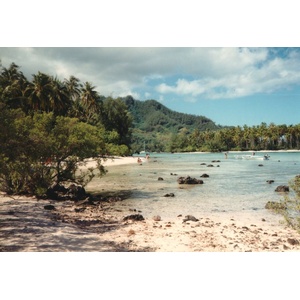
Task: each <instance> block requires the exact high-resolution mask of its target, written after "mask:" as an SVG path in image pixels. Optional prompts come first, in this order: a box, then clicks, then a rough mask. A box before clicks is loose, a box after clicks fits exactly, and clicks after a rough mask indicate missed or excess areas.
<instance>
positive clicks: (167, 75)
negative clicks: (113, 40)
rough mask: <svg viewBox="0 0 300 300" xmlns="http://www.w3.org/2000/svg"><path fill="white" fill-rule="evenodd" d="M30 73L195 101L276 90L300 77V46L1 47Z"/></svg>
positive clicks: (5, 61)
mask: <svg viewBox="0 0 300 300" xmlns="http://www.w3.org/2000/svg"><path fill="white" fill-rule="evenodd" d="M0 58H1V62H2V65H3V66H5V67H8V66H9V64H10V63H11V62H15V63H16V64H17V65H19V66H20V67H21V71H22V72H23V73H24V74H25V75H26V76H27V77H28V79H31V75H32V74H36V73H37V72H38V71H41V72H44V73H47V74H50V75H56V76H58V77H59V78H61V79H64V78H68V77H69V76H70V75H74V76H76V77H77V78H79V79H80V80H81V81H89V82H91V83H92V84H93V85H95V86H96V87H97V90H98V91H99V93H100V94H102V95H105V96H107V95H112V96H114V97H117V96H126V95H129V94H131V95H133V97H135V98H137V99H141V100H143V99H146V98H147V99H149V98H155V99H157V100H159V99H164V98H166V97H174V96H175V97H182V99H185V100H188V99H192V100H193V101H198V100H201V99H202V98H205V99H229V98H241V97H245V96H249V95H254V94H258V93H266V94H269V93H274V92H276V91H279V90H282V89H284V90H286V89H289V88H291V87H293V86H295V85H299V83H300V51H299V49H298V48H285V49H281V48H205V47H204V48H202V47H201V48H184V47H182V48H126V47H124V48H105V47H104V48H61V47H57V48H0Z"/></svg>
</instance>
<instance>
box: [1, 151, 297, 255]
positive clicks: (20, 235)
mask: <svg viewBox="0 0 300 300" xmlns="http://www.w3.org/2000/svg"><path fill="white" fill-rule="evenodd" d="M130 163H137V161H136V158H133V157H126V158H119V157H118V158H114V159H113V160H111V159H109V160H107V161H106V162H105V165H106V166H107V167H109V166H112V165H118V164H130ZM89 164H90V165H92V164H93V162H92V161H90V162H89ZM0 196H1V198H0V199H1V200H0V215H1V224H0V251H2V252H15V251H16V252H36V251H37V252H43V251H47V252H53V251H55V252H62V251H75V252H82V251H88V252H92V251H93V252H128V251H130V252H131V251H134V252H282V251H283V252H286V251H299V250H300V243H299V242H300V235H299V233H297V232H296V231H295V230H293V229H291V228H289V227H287V226H286V225H284V223H283V222H282V217H281V216H278V222H274V218H272V221H269V220H268V218H267V217H266V218H255V217H253V216H251V217H250V216H249V214H246V213H239V214H236V215H225V216H224V215H222V214H219V215H218V214H213V215H211V216H209V217H208V216H201V215H195V216H192V217H194V218H192V217H187V216H185V215H180V214H179V215H177V216H174V217H172V218H168V219H161V218H160V217H159V216H153V217H152V218H147V219H144V220H131V219H130V218H129V219H128V220H125V221H124V218H125V217H126V216H127V217H128V216H132V215H135V216H140V215H142V212H139V211H135V210H131V211H127V210H125V209H124V210H122V209H120V207H119V208H118V209H116V208H115V206H114V201H118V199H117V200H115V199H112V200H111V201H104V202H103V201H100V202H95V203H93V204H92V205H87V204H86V203H85V204H83V205H79V204H74V202H73V201H52V200H37V199H35V198H33V197H24V196H22V197H21V196H12V197H8V196H6V195H3V194H1V195H0ZM46 205H53V206H54V207H55V208H54V209H53V210H47V209H45V206H46Z"/></svg>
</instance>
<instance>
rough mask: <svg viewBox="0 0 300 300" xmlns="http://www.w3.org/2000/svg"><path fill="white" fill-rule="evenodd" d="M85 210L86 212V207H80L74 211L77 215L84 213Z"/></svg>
mask: <svg viewBox="0 0 300 300" xmlns="http://www.w3.org/2000/svg"><path fill="white" fill-rule="evenodd" d="M85 210H86V207H79V208H75V209H74V211H75V212H77V213H80V212H84V211H85Z"/></svg>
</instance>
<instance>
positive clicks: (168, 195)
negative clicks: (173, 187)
mask: <svg viewBox="0 0 300 300" xmlns="http://www.w3.org/2000/svg"><path fill="white" fill-rule="evenodd" d="M164 197H175V195H174V194H173V193H169V194H165V195H164Z"/></svg>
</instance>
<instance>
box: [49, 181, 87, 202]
mask: <svg viewBox="0 0 300 300" xmlns="http://www.w3.org/2000/svg"><path fill="white" fill-rule="evenodd" d="M46 196H47V198H48V199H53V200H74V201H79V200H82V199H85V198H86V197H87V196H88V195H87V193H86V192H85V189H84V187H82V186H80V185H76V184H71V185H70V186H69V187H68V188H66V187H65V186H63V185H60V184H55V185H53V186H51V187H50V188H48V190H47V192H46Z"/></svg>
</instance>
